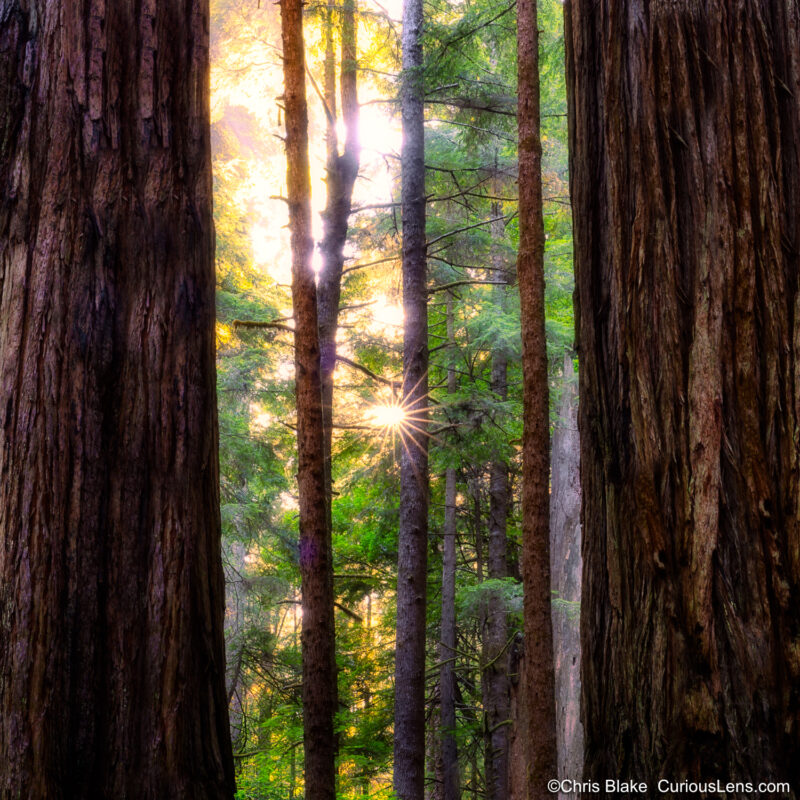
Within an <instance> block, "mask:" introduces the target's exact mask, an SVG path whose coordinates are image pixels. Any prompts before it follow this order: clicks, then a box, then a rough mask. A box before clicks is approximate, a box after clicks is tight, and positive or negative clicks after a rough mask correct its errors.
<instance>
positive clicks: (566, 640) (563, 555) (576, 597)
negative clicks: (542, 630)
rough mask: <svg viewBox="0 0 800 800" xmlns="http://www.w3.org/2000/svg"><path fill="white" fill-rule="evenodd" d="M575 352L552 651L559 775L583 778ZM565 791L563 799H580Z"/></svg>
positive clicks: (565, 398) (558, 458)
mask: <svg viewBox="0 0 800 800" xmlns="http://www.w3.org/2000/svg"><path fill="white" fill-rule="evenodd" d="M572 358H573V356H572V353H569V352H568V353H566V354H565V355H564V371H563V373H562V377H561V401H560V403H559V414H558V421H557V422H556V424H555V429H554V431H553V452H552V458H551V462H552V468H551V474H552V478H551V481H550V485H551V490H550V566H551V572H552V580H553V591H554V593H555V597H556V598H558V604H557V605H554V606H553V650H554V652H555V674H556V731H557V736H558V777H559V778H561V779H570V780H577V781H579V780H580V779H581V775H582V773H583V726H582V725H581V720H580V710H581V709H580V694H581V681H580V669H581V647H580V613H579V611H580V601H581V573H582V569H581V568H582V561H581V520H580V516H581V484H580V441H579V437H578V386H577V377H576V375H575V369H574V367H573V364H572ZM576 796H577V793H576V792H562V793H561V797H562V798H568V797H576Z"/></svg>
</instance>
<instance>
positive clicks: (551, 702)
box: [517, 0, 556, 798]
mask: <svg viewBox="0 0 800 800" xmlns="http://www.w3.org/2000/svg"><path fill="white" fill-rule="evenodd" d="M517 75H518V95H519V101H518V111H517V124H518V129H519V253H518V256H517V275H518V278H519V293H520V312H521V316H522V379H523V440H522V473H523V474H522V581H523V587H524V620H525V621H524V628H525V654H524V659H525V668H524V669H523V670H522V673H521V676H522V680H523V681H524V684H523V686H522V692H523V693H524V698H523V701H522V702H523V703H524V705H525V713H526V715H527V724H528V725H529V735H528V740H527V741H528V748H527V749H528V757H527V759H526V762H527V767H528V780H527V786H526V796H527V797H530V798H545V797H549V795H550V793H549V792H548V790H547V781H548V780H550V779H552V778H554V777H555V776H556V721H555V679H554V674H553V624H552V620H551V618H550V513H549V504H550V496H549V494H550V493H549V478H550V452H549V451H550V430H549V425H550V411H549V409H550V401H549V387H548V379H547V339H546V336H545V327H544V225H543V221H542V219H543V218H542V143H541V139H540V136H539V32H538V29H537V25H536V0H518V3H517Z"/></svg>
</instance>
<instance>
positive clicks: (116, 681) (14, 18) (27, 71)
mask: <svg viewBox="0 0 800 800" xmlns="http://www.w3.org/2000/svg"><path fill="white" fill-rule="evenodd" d="M208 98H209V94H208V4H207V2H203V0H194V1H190V2H180V3H179V2H171V1H170V0H165V2H161V3H158V4H156V3H155V2H148V3H139V2H132V0H118V1H117V2H114V3H109V4H102V3H99V4H98V3H90V2H88V0H75V1H74V2H71V3H44V2H36V3H33V2H22V0H7V2H3V3H2V5H1V6H0V405H1V406H2V414H1V415H0V475H2V480H0V643H1V644H0V797H2V798H22V797H25V798H77V799H78V800H81V799H82V798H86V799H87V800H88V798H97V797H118V798H155V797H183V798H201V797H202V798H231V797H232V795H233V791H234V780H233V759H232V753H231V745H230V733H229V729H228V714H227V708H226V702H225V684H224V675H225V653H224V643H223V609H224V585H223V574H222V563H221V558H220V518H219V487H218V458H217V415H216V393H215V386H214V229H213V223H212V216H211V158H210V141H209V117H208V114H209V111H208Z"/></svg>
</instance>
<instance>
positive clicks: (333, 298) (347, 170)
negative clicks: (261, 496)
mask: <svg viewBox="0 0 800 800" xmlns="http://www.w3.org/2000/svg"><path fill="white" fill-rule="evenodd" d="M340 13H341V23H342V24H341V40H342V49H341V66H340V76H341V77H340V87H341V97H342V119H343V122H344V128H345V142H344V149H343V152H341V153H340V152H339V143H338V136H337V133H336V121H337V113H336V70H335V62H336V59H335V56H334V52H333V19H334V14H335V10H334V8H333V2H332V1H331V2H329V4H328V8H327V21H326V52H325V105H326V109H325V112H326V116H327V132H326V138H327V159H326V165H325V166H326V178H325V187H326V193H327V200H326V204H325V211H324V212H323V214H322V221H323V227H324V235H323V237H322V241H321V242H320V251H321V253H322V270H321V271H320V276H319V286H318V289H317V297H318V302H319V339H320V363H321V366H322V418H323V422H324V444H325V463H326V475H327V478H326V480H327V486H326V491H327V494H328V500H329V502H330V497H331V492H332V481H331V439H332V433H333V374H334V370H335V369H336V331H337V328H338V321H339V301H340V298H341V285H342V268H343V267H344V246H345V242H346V241H347V229H348V223H349V219H350V211H351V208H352V201H353V186H354V185H355V182H356V177H357V176H358V165H359V160H360V154H361V143H360V141H359V129H358V122H359V114H358V48H357V38H356V35H357V25H356V2H355V0H344V2H343V4H342V6H341V12H340Z"/></svg>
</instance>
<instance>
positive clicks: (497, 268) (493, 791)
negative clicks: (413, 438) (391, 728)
mask: <svg viewBox="0 0 800 800" xmlns="http://www.w3.org/2000/svg"><path fill="white" fill-rule="evenodd" d="M494 170H495V176H494V177H493V179H492V193H493V194H494V196H495V197H498V196H500V185H501V184H500V181H499V180H498V176H497V157H496V155H495V164H494ZM492 220H493V222H492V227H491V232H492V250H493V252H492V266H493V271H492V273H491V274H490V276H489V278H490V280H493V281H497V282H501V281H502V280H503V279H506V278H507V277H508V270H507V269H505V264H504V259H503V255H502V252H501V249H500V242H501V240H502V237H503V220H502V218H501V207H500V203H499V201H494V202H493V203H492ZM492 288H493V289H494V295H495V303H496V307H497V309H498V311H499V312H500V313H503V312H504V311H505V305H506V302H505V300H506V291H507V289H506V286H503V285H500V286H494V287H492ZM491 355H492V371H491V389H492V392H493V394H494V395H495V397H496V399H497V400H498V401H500V402H501V403H504V402H505V401H506V400H507V399H508V353H507V348H506V344H505V342H504V341H502V339H501V340H500V341H499V342H497V343H496V344H495V346H494V347H493V348H492V354H491ZM509 491H510V486H509V479H508V462H507V461H506V460H505V458H497V459H496V460H494V461H493V462H492V463H491V464H490V465H489V547H488V559H487V572H488V575H489V578H490V579H495V580H498V579H502V578H507V577H508V559H507V552H508V507H509ZM507 644H508V614H507V613H506V599H505V596H504V594H503V592H502V590H500V589H498V588H495V589H493V590H492V591H491V593H490V594H489V598H488V602H487V613H486V629H485V636H484V662H485V663H484V668H483V675H482V683H483V687H484V711H485V714H486V759H485V764H486V766H485V771H486V796H487V798H489V800H507V798H508V780H509V763H508V756H509V749H508V738H509V737H508V734H509V722H510V714H511V694H510V692H511V685H510V681H509V676H508V671H509V658H508V656H509V650H508V647H507Z"/></svg>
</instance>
